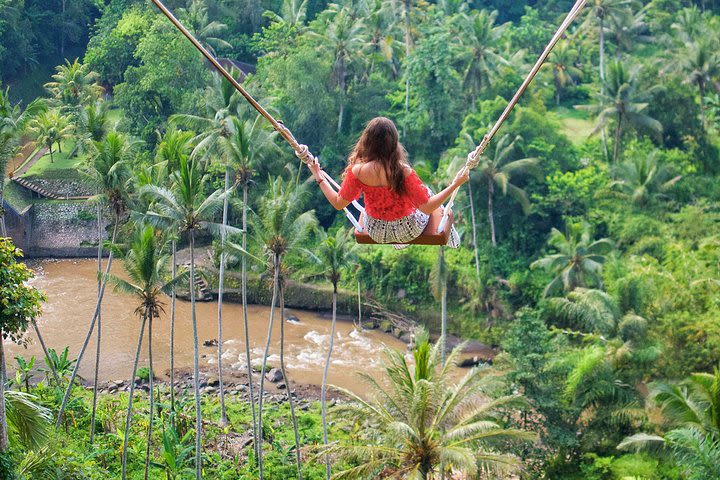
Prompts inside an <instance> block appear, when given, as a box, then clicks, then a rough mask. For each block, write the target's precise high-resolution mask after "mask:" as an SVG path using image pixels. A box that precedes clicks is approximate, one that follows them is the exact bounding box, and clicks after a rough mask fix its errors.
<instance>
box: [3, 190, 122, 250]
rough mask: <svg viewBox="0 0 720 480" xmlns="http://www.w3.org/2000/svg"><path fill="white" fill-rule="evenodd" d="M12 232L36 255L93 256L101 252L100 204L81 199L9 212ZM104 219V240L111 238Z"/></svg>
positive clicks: (39, 204) (41, 203)
mask: <svg viewBox="0 0 720 480" xmlns="http://www.w3.org/2000/svg"><path fill="white" fill-rule="evenodd" d="M6 222H7V224H8V227H9V228H8V234H9V235H10V237H11V238H12V239H13V242H14V243H15V244H16V245H17V246H18V247H20V248H22V249H23V251H24V252H25V256H26V257H28V258H33V257H93V256H95V255H96V254H97V243H98V234H97V214H96V207H94V206H92V205H88V204H87V203H86V202H81V201H67V202H63V201H51V202H38V203H35V204H33V205H32V206H30V207H28V208H27V209H25V210H24V211H23V212H17V211H15V210H14V209H12V208H8V209H7V212H6ZM107 225H108V222H107V220H104V221H103V235H104V237H103V239H105V238H107Z"/></svg>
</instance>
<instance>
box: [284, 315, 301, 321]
mask: <svg viewBox="0 0 720 480" xmlns="http://www.w3.org/2000/svg"><path fill="white" fill-rule="evenodd" d="M287 321H288V322H290V323H300V319H299V318H298V317H297V316H295V315H288V316H287Z"/></svg>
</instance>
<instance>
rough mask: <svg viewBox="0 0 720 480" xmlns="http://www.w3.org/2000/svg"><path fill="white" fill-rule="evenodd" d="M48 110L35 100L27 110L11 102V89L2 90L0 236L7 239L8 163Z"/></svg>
mask: <svg viewBox="0 0 720 480" xmlns="http://www.w3.org/2000/svg"><path fill="white" fill-rule="evenodd" d="M45 109H46V105H45V102H44V101H42V100H39V99H38V100H35V101H33V102H31V103H30V104H28V106H27V107H26V108H25V109H22V108H21V107H20V105H13V104H12V103H11V102H10V89H9V88H8V89H5V91H2V90H0V235H2V236H3V237H7V231H6V228H5V210H4V208H3V193H4V190H5V173H6V172H7V165H8V162H9V161H10V160H11V159H12V158H13V157H14V156H15V155H17V153H18V151H19V146H18V144H19V142H20V136H21V135H22V133H23V132H24V131H25V130H26V128H27V127H28V125H29V123H30V121H31V120H32V119H33V118H34V117H35V116H37V115H39V114H40V113H42V112H43V111H44V110H45Z"/></svg>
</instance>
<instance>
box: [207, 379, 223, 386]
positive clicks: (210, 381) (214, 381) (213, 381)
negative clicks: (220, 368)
mask: <svg viewBox="0 0 720 480" xmlns="http://www.w3.org/2000/svg"><path fill="white" fill-rule="evenodd" d="M207 385H208V386H209V387H217V386H219V385H220V379H219V378H218V377H210V378H208V380H207Z"/></svg>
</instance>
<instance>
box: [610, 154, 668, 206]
mask: <svg viewBox="0 0 720 480" xmlns="http://www.w3.org/2000/svg"><path fill="white" fill-rule="evenodd" d="M616 177H617V180H615V181H613V182H612V183H611V184H610V186H611V187H612V188H615V189H617V190H618V191H620V192H621V193H622V194H623V195H625V196H627V197H628V198H629V199H630V200H632V202H633V203H634V204H635V205H637V206H639V207H641V208H642V207H646V206H648V205H649V204H651V203H653V202H654V201H657V200H659V199H662V198H665V197H666V196H667V195H666V192H667V191H668V190H670V189H671V188H672V187H673V186H674V185H675V184H676V183H677V182H678V181H679V180H680V179H681V178H682V176H680V175H677V176H674V175H672V173H670V170H669V169H668V168H667V166H665V165H659V164H658V160H657V151H654V152H652V153H651V154H650V155H648V156H644V155H643V156H636V157H635V158H633V159H631V160H628V161H626V162H624V163H622V164H620V165H618V167H617V169H616Z"/></svg>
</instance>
